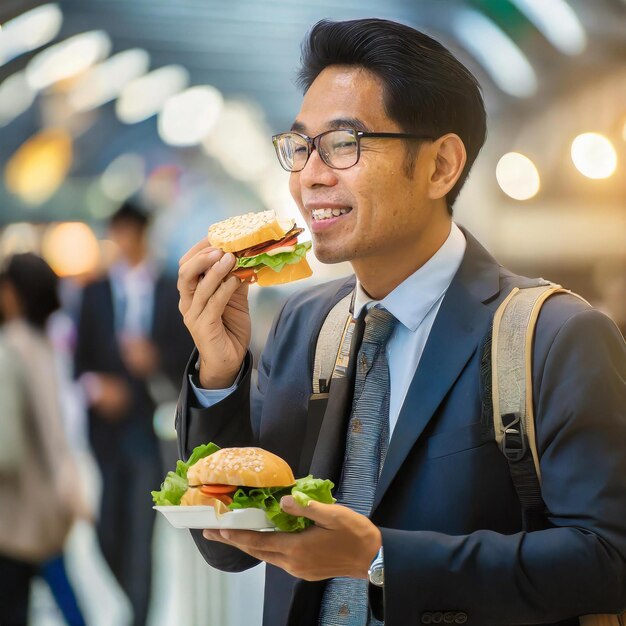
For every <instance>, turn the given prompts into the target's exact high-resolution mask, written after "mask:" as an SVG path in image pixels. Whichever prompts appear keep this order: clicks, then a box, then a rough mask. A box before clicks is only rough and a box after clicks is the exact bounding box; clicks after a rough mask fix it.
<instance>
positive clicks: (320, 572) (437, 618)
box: [177, 19, 626, 626]
mask: <svg viewBox="0 0 626 626" xmlns="http://www.w3.org/2000/svg"><path fill="white" fill-rule="evenodd" d="M302 64H303V65H302V69H301V72H300V78H301V85H302V86H303V88H304V99H303V102H302V106H301V109H300V112H299V113H298V115H297V118H296V121H295V122H294V124H293V126H292V129H291V132H289V133H283V134H280V135H278V136H276V137H275V139H274V140H275V145H276V147H277V153H278V157H279V160H280V161H281V164H282V165H283V167H285V169H288V170H289V171H291V172H292V173H291V177H290V190H291V193H292V195H293V197H294V199H295V201H296V203H297V205H298V207H299V209H300V212H301V213H302V216H303V219H304V220H305V221H306V223H307V225H308V226H309V227H310V229H311V232H312V237H313V248H314V252H315V255H316V256H317V258H318V259H319V260H320V261H322V262H325V263H335V262H340V261H346V260H347V261H350V262H351V264H352V267H353V269H354V274H355V276H353V277H350V278H348V279H342V280H338V281H333V282H330V283H327V284H324V285H321V286H315V287H312V288H308V289H305V290H303V291H302V292H300V293H298V294H296V295H294V296H292V297H291V298H289V300H288V301H287V303H286V304H285V306H284V307H283V308H282V310H281V311H280V313H279V314H278V316H277V318H276V320H275V323H274V326H273V328H272V330H271V331H270V334H269V337H268V341H267V344H266V346H265V349H264V352H263V354H262V356H261V358H260V362H259V363H258V377H257V378H256V379H255V380H254V382H252V377H251V372H252V362H251V361H252V360H251V356H250V353H249V352H248V351H247V347H248V344H249V340H250V319H249V316H248V308H247V286H246V285H242V284H240V283H239V280H238V279H237V278H235V277H233V276H229V272H230V270H231V269H232V267H233V263H234V259H233V256H232V254H223V253H222V252H221V251H220V250H212V249H210V248H209V247H208V244H206V243H202V242H201V243H199V244H197V245H196V246H195V247H194V248H192V249H191V250H190V251H189V252H188V253H187V254H186V255H185V256H184V257H183V258H182V259H181V267H180V271H179V282H178V287H179V291H180V294H181V310H182V311H183V313H184V320H185V324H186V326H187V328H188V329H189V331H190V333H191V334H192V336H193V338H194V341H195V345H196V346H197V348H198V350H197V352H196V353H194V355H193V356H192V359H191V361H190V368H189V370H188V376H187V378H186V380H185V382H184V386H183V390H182V393H181V395H180V398H179V406H178V411H177V426H178V436H179V446H180V453H181V455H182V456H183V458H186V457H187V456H188V455H189V454H190V452H191V450H192V449H193V448H194V446H196V445H199V444H200V443H205V442H208V441H214V442H216V443H218V444H219V445H221V446H242V445H251V444H254V445H259V446H261V447H263V448H266V449H268V450H270V451H272V452H274V453H276V454H278V455H280V456H282V457H284V458H285V459H286V460H287V461H288V462H289V464H290V465H291V467H292V468H293V469H294V471H295V472H296V475H304V474H307V473H309V472H311V473H313V474H314V475H316V476H318V477H321V478H331V479H332V480H333V481H334V482H335V484H336V485H337V487H336V490H335V496H336V497H337V499H338V502H337V503H336V504H332V505H327V504H320V503H311V505H310V506H309V507H307V508H306V509H301V508H300V507H298V506H297V505H296V504H295V503H294V501H293V499H292V498H291V497H286V498H283V501H282V502H281V506H282V508H283V510H285V511H287V512H289V513H294V514H299V515H304V516H306V517H309V518H310V519H312V520H313V521H314V522H315V525H314V526H312V527H311V528H309V529H307V530H305V531H303V532H301V533H296V534H283V533H276V534H267V533H254V532H250V531H222V532H219V531H209V530H207V531H204V532H201V531H192V534H193V536H194V539H195V541H196V543H197V545H198V548H199V550H200V552H201V553H202V554H203V556H204V557H205V559H206V560H207V561H208V562H209V563H210V564H211V565H213V566H215V567H218V568H220V569H223V570H226V571H231V572H236V571H241V570H244V569H246V568H249V567H252V566H254V565H255V564H256V563H258V562H259V561H265V562H266V563H267V564H268V565H267V574H266V585H265V606H264V624H265V625H266V626H269V625H272V626H285V625H290V626H296V625H297V626H317V625H318V624H321V625H322V626H338V625H349V626H365V624H368V625H371V624H380V623H382V622H383V621H384V624H385V625H386V626H406V625H407V624H419V623H423V624H428V623H456V624H464V623H467V624H472V625H474V624H475V625H500V626H501V625H503V624H540V623H541V624H561V625H563V626H564V625H566V624H567V625H570V624H575V623H577V621H578V620H577V616H581V615H586V614H593V613H607V614H608V613H617V612H619V611H622V610H623V609H624V607H625V606H626V481H625V480H624V476H626V446H625V445H624V442H626V346H625V344H624V342H623V339H622V337H621V336H620V334H619V331H618V330H617V328H616V326H615V324H614V323H613V322H612V321H611V320H610V319H608V318H607V317H606V316H604V315H603V314H601V313H600V312H598V311H596V310H594V309H592V308H590V307H589V306H588V305H587V304H586V303H584V302H583V301H581V300H580V299H578V298H576V297H575V296H573V295H570V294H559V295H556V296H553V297H552V298H550V299H549V300H548V301H547V302H546V304H545V305H544V308H543V309H542V311H541V314H540V317H539V320H538V325H537V329H536V335H535V338H534V346H533V350H534V359H533V372H532V373H533V383H534V389H533V392H534V398H533V400H534V407H535V416H536V422H537V440H538V446H539V453H540V466H541V472H542V478H543V488H542V495H543V498H544V500H545V505H546V516H545V524H544V525H543V527H542V528H541V529H537V530H535V531H533V532H524V531H523V530H522V519H521V510H520V504H519V501H518V498H517V496H516V492H515V489H514V486H513V483H512V480H511V474H510V471H509V467H508V465H507V462H506V460H505V458H504V456H503V455H502V454H501V452H500V451H499V449H498V447H497V444H496V443H495V441H494V439H493V433H492V432H491V431H490V429H489V422H488V419H487V420H485V416H484V414H483V405H482V400H483V396H482V392H481V382H480V381H481V367H482V366H483V363H482V362H481V356H482V350H481V345H482V342H483V339H484V338H485V336H486V335H487V334H488V332H489V330H490V328H491V322H492V318H493V314H494V311H495V309H496V308H497V306H498V304H499V303H500V302H502V300H503V299H504V298H505V297H506V296H507V294H508V293H509V292H510V291H511V289H512V288H513V287H516V286H518V287H523V286H527V285H529V284H534V283H533V281H532V280H531V279H528V278H525V277H522V276H517V275H515V274H513V273H512V272H510V271H509V270H507V269H505V268H503V267H502V266H501V265H499V263H498V262H497V261H496V260H495V259H494V258H493V257H492V256H491V255H490V254H489V253H488V252H487V251H486V250H485V249H484V248H483V247H482V246H481V245H480V244H479V243H478V241H477V240H476V239H475V238H474V237H473V236H472V235H471V234H470V233H469V232H468V231H466V230H464V229H461V228H459V227H458V226H457V225H456V224H455V223H454V221H453V220H452V206H453V204H454V201H455V199H456V197H457V195H458V192H459V191H460V189H461V187H462V186H463V183H464V181H465V180H466V178H467V175H468V173H469V170H470V168H471V165H472V163H473V162H474V160H475V158H476V156H477V154H478V152H479V150H480V148H481V146H482V144H483V141H484V138H485V111H484V106H483V102H482V97H481V93H480V88H479V85H478V83H477V81H476V80H475V78H474V77H473V76H472V75H471V73H470V72H469V71H468V70H467V69H466V68H465V67H464V66H463V65H461V64H460V63H459V61H458V60H457V59H456V58H454V57H453V56H452V54H451V53H450V52H449V51H448V50H446V49H445V48H444V47H443V46H442V45H441V44H439V43H438V42H436V41H434V40H433V39H431V38H430V37H428V36H426V35H424V34H423V33H420V32H418V31H416V30H414V29H412V28H410V27H408V26H404V25H401V24H396V23H392V22H388V21H384V20H377V19H367V20H357V21H352V22H327V21H322V22H320V23H318V24H317V25H316V26H315V27H314V28H313V29H312V31H311V33H310V34H309V36H308V39H307V40H306V42H305V45H304V46H303V57H302ZM383 133H384V134H383ZM351 293H352V294H353V300H352V315H353V317H354V318H356V324H355V326H354V339H353V341H352V346H351V353H350V361H349V366H348V369H347V373H346V375H345V376H344V377H343V378H336V379H333V381H332V384H331V386H330V392H329V396H328V399H327V402H326V405H325V407H324V410H322V411H321V412H320V409H319V406H317V404H316V403H318V402H319V401H320V396H319V395H318V396H314V395H312V376H313V356H314V354H315V350H316V343H317V339H318V335H319V333H320V328H321V326H322V324H323V323H324V320H325V318H326V316H327V314H328V312H329V311H330V310H331V308H332V307H333V306H334V305H335V303H337V302H338V301H340V300H341V299H342V298H344V297H345V296H347V295H349V294H351ZM320 415H321V416H322V417H321V419H319V418H320ZM381 571H382V572H383V573H384V575H383V576H380V573H381ZM368 579H369V580H368Z"/></svg>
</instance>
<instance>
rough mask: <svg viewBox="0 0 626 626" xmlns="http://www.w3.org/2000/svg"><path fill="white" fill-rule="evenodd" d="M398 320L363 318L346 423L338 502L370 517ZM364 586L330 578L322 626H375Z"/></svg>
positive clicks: (376, 312)
mask: <svg viewBox="0 0 626 626" xmlns="http://www.w3.org/2000/svg"><path fill="white" fill-rule="evenodd" d="M395 323H396V318H395V317H394V316H393V315H392V314H391V313H389V311H387V310H386V309H384V308H382V307H380V306H376V307H374V308H371V309H370V310H369V311H368V313H367V315H366V316H365V331H364V333H363V341H362V343H361V347H360V349H359V353H358V355H357V362H356V375H355V382H354V399H353V401H352V414H351V415H350V421H349V423H348V433H347V437H346V453H345V458H344V463H343V472H342V475H341V480H340V483H339V489H338V491H337V494H336V496H337V502H338V504H342V505H344V506H347V507H349V508H351V509H352V510H353V511H356V512H357V513H361V514H362V515H367V516H369V515H370V513H371V510H372V504H373V503H374V493H375V491H376V485H377V483H378V476H379V474H380V470H381V468H382V465H383V462H384V460H385V454H386V453H387V447H388V445H389V392H390V384H389V365H388V363H387V354H386V351H385V346H386V344H387V341H388V340H389V337H390V336H391V333H392V332H393V329H394V327H395ZM367 585H368V583H367V581H366V580H360V579H356V578H333V579H331V580H330V581H328V584H327V586H326V590H325V592H324V597H323V598H322V606H321V612H320V621H319V623H320V626H366V625H367V624H369V625H370V626H374V625H376V624H380V622H378V621H377V620H374V619H373V618H372V619H371V620H370V621H369V622H368V613H369V611H368V602H367Z"/></svg>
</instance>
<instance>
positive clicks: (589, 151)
mask: <svg viewBox="0 0 626 626" xmlns="http://www.w3.org/2000/svg"><path fill="white" fill-rule="evenodd" d="M571 154H572V161H573V162H574V165H575V166H576V169H577V170H578V171H579V172H580V173H581V174H583V175H584V176H587V178H608V177H609V176H611V175H612V174H613V173H614V172H615V169H616V168H617V153H616V152H615V148H614V147H613V144H612V143H611V142H610V140H609V139H608V138H607V137H605V136H604V135H601V134H600V133H583V134H582V135H578V137H576V139H574V141H573V142H572V152H571Z"/></svg>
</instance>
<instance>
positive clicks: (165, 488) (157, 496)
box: [151, 443, 219, 506]
mask: <svg viewBox="0 0 626 626" xmlns="http://www.w3.org/2000/svg"><path fill="white" fill-rule="evenodd" d="M218 450H219V446H216V445H215V444H214V443H205V444H202V445H201V446H197V447H196V448H194V449H193V451H192V453H191V455H190V456H189V458H188V459H187V462H185V461H176V471H174V472H168V473H167V476H166V477H165V480H164V481H163V483H162V484H161V489H160V490H159V491H152V492H151V495H152V500H153V501H154V503H155V504H156V505H157V506H177V505H179V504H180V500H181V498H182V497H183V494H184V493H185V491H187V488H188V487H189V483H188V482H187V471H188V470H189V468H190V467H191V466H192V465H193V464H194V463H196V462H198V461H199V460H200V459H203V458H204V457H205V456H209V455H210V454H213V453H214V452H217V451H218Z"/></svg>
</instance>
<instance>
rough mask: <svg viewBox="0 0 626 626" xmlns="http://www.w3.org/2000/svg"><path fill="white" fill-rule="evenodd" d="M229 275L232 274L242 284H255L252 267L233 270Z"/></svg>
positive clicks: (254, 271)
mask: <svg viewBox="0 0 626 626" xmlns="http://www.w3.org/2000/svg"><path fill="white" fill-rule="evenodd" d="M231 274H234V275H235V276H237V278H239V279H240V280H241V281H242V282H244V283H245V282H246V281H247V280H250V282H256V270H255V269H254V268H252V267H240V268H238V269H236V270H233V271H232V272H231Z"/></svg>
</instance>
